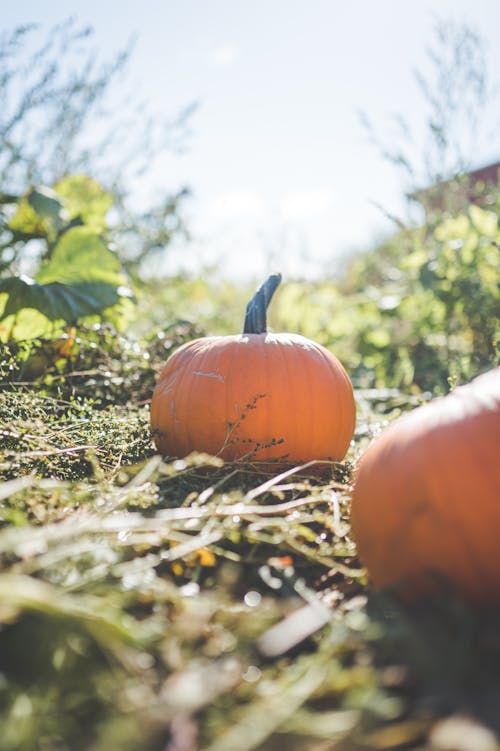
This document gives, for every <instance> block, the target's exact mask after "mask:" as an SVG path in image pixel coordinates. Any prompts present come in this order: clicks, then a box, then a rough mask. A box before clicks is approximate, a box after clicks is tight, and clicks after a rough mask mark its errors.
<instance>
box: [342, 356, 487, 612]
mask: <svg viewBox="0 0 500 751" xmlns="http://www.w3.org/2000/svg"><path fill="white" fill-rule="evenodd" d="M351 524H352V532H353V537H354V540H355V542H356V544H357V548H358V552H359V556H360V559H361V561H362V562H363V563H364V564H365V566H366V568H367V571H368V574H369V575H370V577H371V580H372V581H373V583H374V584H375V585H377V586H379V587H392V588H394V589H395V590H396V591H398V592H399V593H400V594H402V595H403V596H405V597H406V598H412V597H417V596H418V595H421V594H424V593H425V594H430V593H434V594H436V593H437V592H442V591H443V590H453V591H454V592H455V593H456V594H457V595H458V596H461V597H462V598H464V599H466V600H470V601H475V602H482V603H486V602H489V601H495V600H496V601H500V368H497V369H495V370H492V371H489V372H488V373H486V374H484V375H482V376H479V377H478V378H476V379H475V380H474V381H472V382H471V383H470V384H468V385H465V386H461V387H459V388H457V389H455V390H454V391H452V392H451V393H450V394H448V395H447V396H444V397H440V398H437V399H435V400H432V401H431V402H429V403H428V404H426V405H424V406H421V407H418V408H417V409H415V410H413V411H412V412H410V413H407V414H406V415H404V416H402V417H400V418H398V419H396V420H395V421H394V422H393V423H391V424H390V425H389V426H388V427H387V428H386V429H385V430H384V431H383V432H382V433H381V435H380V436H379V438H377V439H376V440H375V441H374V442H373V443H372V444H371V446H369V447H368V449H367V450H366V452H365V454H364V455H363V457H362V458H361V461H360V464H359V466H358V469H357V472H356V474H355V482H354V490H353V496H352V506H351Z"/></svg>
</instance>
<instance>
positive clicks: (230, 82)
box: [1, 0, 500, 280]
mask: <svg viewBox="0 0 500 751" xmlns="http://www.w3.org/2000/svg"><path fill="white" fill-rule="evenodd" d="M436 14H438V15H439V16H440V17H441V18H444V19H455V20H463V21H466V22H468V23H470V24H471V25H472V26H474V28H475V29H476V30H477V31H478V32H479V33H480V34H481V36H482V37H483V39H484V41H485V54H486V58H487V62H488V68H489V70H490V72H491V73H493V74H496V72H497V71H499V72H500V3H499V2H498V0H474V2H473V1H472V0H429V1H427V0H419V2H409V0H377V2H373V0H350V2H349V3H346V2H345V1H344V0H252V2H250V1H247V0H141V1H140V2H139V1H138V0H120V2H118V1H117V0H116V1H115V0H108V2H103V1H102V0H99V1H98V0H85V2H77V1H76V0H48V1H47V2H45V3H40V2H39V0H36V1H35V0H24V2H23V3H17V4H16V3H8V4H7V3H5V4H4V5H3V8H2V22H1V23H2V27H3V28H11V27H12V26H15V25H18V24H21V23H25V22H38V23H40V24H41V25H42V27H43V28H46V29H47V30H48V29H49V28H50V27H51V26H52V25H53V24H55V23H57V22H61V21H63V20H64V19H66V18H68V16H70V15H75V16H76V17H77V18H78V20H79V21H80V22H81V23H82V24H90V25H92V26H93V27H94V30H95V35H96V40H97V42H98V44H99V45H100V48H101V50H102V52H103V53H105V54H109V55H111V54H112V53H113V52H115V51H117V50H119V49H121V48H123V47H124V45H125V44H126V43H127V41H128V40H129V39H130V38H131V37H132V36H137V39H136V44H135V49H134V53H133V56H132V59H131V61H130V64H129V79H130V81H131V83H132V85H133V86H134V87H135V88H136V90H137V91H139V92H140V94H141V96H142V97H143V99H144V100H145V101H146V102H148V105H149V106H150V109H151V110H152V111H154V112H157V113H158V116H159V117H160V116H163V117H165V116H168V117H171V118H174V117H175V116H176V114H177V113H179V112H180V111H181V110H182V109H183V108H184V107H185V106H187V105H189V104H191V103H193V102H196V103H197V108H196V110H195V111H194V113H193V114H192V116H191V118H190V122H189V131H190V133H189V136H188V138H187V140H186V143H185V148H184V149H183V151H182V153H180V154H171V155H169V156H166V157H164V158H163V159H162V160H159V161H158V163H157V164H156V163H155V164H154V165H152V168H151V170H150V171H149V173H148V176H147V179H145V180H144V181H143V182H142V183H140V184H138V186H137V191H138V193H140V195H141V200H144V201H145V202H147V201H148V200H149V199H150V197H153V196H154V195H155V192H157V191H158V190H160V189H161V190H163V189H169V190H172V191H175V190H178V189H179V188H180V187H182V186H184V185H187V186H189V187H190V189H191V192H192V195H191V197H190V198H189V199H188V201H187V203H186V204H185V209H184V214H185V217H186V221H187V224H188V227H189V229H190V233H191V239H190V241H189V242H188V243H185V242H184V241H178V242H177V243H176V244H174V246H173V247H172V248H170V249H169V250H168V252H167V253H166V254H165V260H164V269H165V270H167V271H171V272H175V271H177V270H179V269H187V270H190V271H194V272H195V273H204V269H206V268H207V267H211V268H214V269H216V270H217V272H218V273H221V274H222V275H226V276H245V277H250V278H252V279H255V280H258V279H260V278H262V277H263V276H264V275H265V274H267V273H268V272H269V271H270V270H275V269H280V270H281V271H282V273H283V274H284V275H286V276H310V277H320V276H321V277H331V276H334V275H335V274H336V273H337V272H338V270H339V268H341V266H342V263H343V261H344V259H345V258H346V257H347V256H349V254H351V253H353V252H357V251H359V250H363V249H364V248H369V247H370V246H373V244H374V242H375V241H376V240H377V239H379V238H380V237H382V236H383V235H384V234H387V233H389V232H390V231H391V229H392V227H393V225H392V223H391V221H390V220H389V219H388V218H387V214H395V215H402V213H403V212H404V211H405V205H404V200H403V195H404V188H405V186H404V183H403V180H402V177H401V175H400V174H399V173H398V172H397V170H395V169H394V168H393V167H392V166H391V165H390V164H389V163H388V162H387V161H386V160H384V159H383V157H382V156H381V154H380V153H379V151H378V150H377V148H376V147H375V146H374V145H373V143H371V142H370V138H369V137H368V133H367V131H366V129H364V128H363V127H362V125H361V122H360V117H359V113H360V112H364V113H366V114H367V115H368V116H369V118H370V120H371V121H372V123H373V124H374V126H375V127H376V129H377V130H378V131H380V132H381V133H382V134H384V136H388V137H389V139H390V138H391V130H390V128H389V123H390V118H391V117H392V116H393V115H394V114H400V115H403V116H404V117H405V118H406V119H407V121H408V122H409V123H410V125H411V126H412V128H414V129H415V131H416V132H417V133H419V132H421V130H422V127H423V123H424V122H425V107H424V103H423V100H422V97H421V95H420V93H419V89H418V86H417V84H416V81H415V70H425V69H426V68H425V66H426V65H428V58H427V53H426V48H427V46H428V44H429V41H430V38H431V35H432V28H433V23H434V21H433V19H434V17H435V15H436ZM499 158H500V142H496V141H495V140H494V139H491V138H490V139H484V141H483V142H480V143H477V144H476V148H475V153H474V155H473V157H472V161H473V162H474V163H475V164H476V165H477V166H481V165H482V164H485V163H488V162H490V161H496V160H497V159H499ZM381 207H382V209H383V210H382V209H381Z"/></svg>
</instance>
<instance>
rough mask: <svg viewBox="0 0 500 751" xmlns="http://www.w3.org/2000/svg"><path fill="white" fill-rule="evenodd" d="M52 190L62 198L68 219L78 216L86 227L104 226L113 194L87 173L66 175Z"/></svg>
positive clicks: (100, 227) (101, 227)
mask: <svg viewBox="0 0 500 751" xmlns="http://www.w3.org/2000/svg"><path fill="white" fill-rule="evenodd" d="M54 190H55V192H56V193H57V195H58V196H60V197H61V198H62V199H63V200H64V205H65V207H66V210H67V212H68V214H69V217H70V219H76V218H77V217H80V219H81V220H82V222H83V223H84V224H85V225H86V226H88V227H92V228H93V229H97V230H103V229H104V228H105V226H106V214H107V213H108V211H109V210H110V208H111V207H112V206H113V196H112V194H111V193H108V192H107V191H106V190H104V188H103V187H102V186H101V185H99V183H98V182H96V181H95V180H92V178H90V177H87V175H68V176H67V177H63V179H62V180H60V181H59V182H58V183H57V184H56V185H54Z"/></svg>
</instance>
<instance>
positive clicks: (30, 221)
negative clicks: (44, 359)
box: [0, 175, 132, 341]
mask: <svg viewBox="0 0 500 751" xmlns="http://www.w3.org/2000/svg"><path fill="white" fill-rule="evenodd" d="M112 201H113V199H112V196H111V195H110V194H109V193H107V192H106V191H105V190H103V188H101V186H99V185H98V184H97V183H96V182H95V181H94V180H91V179H90V178H88V177H86V176H85V175H74V176H71V177H68V178H65V179H64V180H62V181H61V182H60V183H59V184H58V185H57V186H56V189H55V190H51V189H48V188H45V187H43V186H42V187H37V188H31V189H30V190H29V191H28V192H27V193H26V194H25V195H23V196H21V197H20V198H18V199H17V201H16V200H12V201H11V202H10V203H9V204H7V205H8V206H9V207H10V209H11V212H12V209H13V210H14V211H13V213H12V216H11V218H10V219H9V220H8V222H7V230H8V232H10V235H11V241H12V242H16V241H17V242H20V241H22V242H24V243H29V242H32V241H35V242H37V243H38V245H39V247H40V251H39V257H40V258H41V263H40V266H39V268H38V270H37V272H36V274H35V278H34V279H31V278H28V277H25V276H10V277H6V278H4V279H0V310H1V313H0V322H1V328H0V338H2V339H3V340H4V341H5V340H8V339H30V338H36V337H38V336H41V335H43V334H45V333H47V332H49V331H53V330H57V329H58V328H61V326H63V325H64V324H70V325H72V324H75V323H77V322H79V321H81V320H82V319H85V318H88V317H91V316H105V315H109V314H113V315H114V317H115V320H116V321H118V320H119V316H120V314H121V315H123V313H124V311H125V306H124V302H125V301H126V300H130V298H131V297H132V293H131V291H130V289H129V287H128V286H127V278H126V276H125V274H124V273H123V271H122V268H121V264H120V262H119V260H118V258H117V257H116V255H115V253H114V252H113V251H112V250H111V249H110V247H109V244H108V242H107V240H106V235H105V230H106V214H107V212H108V210H109V208H110V207H111V206H112ZM4 205H6V204H4ZM119 307H121V310H120V311H118V308H119Z"/></svg>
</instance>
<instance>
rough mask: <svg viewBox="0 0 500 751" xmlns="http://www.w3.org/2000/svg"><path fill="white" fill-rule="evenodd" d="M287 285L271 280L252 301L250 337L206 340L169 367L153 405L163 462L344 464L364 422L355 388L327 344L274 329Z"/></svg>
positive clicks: (247, 333) (162, 375) (176, 356)
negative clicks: (199, 455)
mask: <svg viewBox="0 0 500 751" xmlns="http://www.w3.org/2000/svg"><path fill="white" fill-rule="evenodd" d="M280 280H281V276H280V275H279V274H273V275H271V276H270V277H269V278H268V279H267V281H266V282H264V284H263V285H262V286H261V287H260V289H259V290H258V291H257V292H256V294H255V295H254V297H253V298H252V300H251V301H250V302H249V303H248V306H247V310H246V317H245V325H244V331H243V334H235V335H229V336H208V337H204V338H200V339H196V340H194V341H191V342H188V343H186V344H184V345H182V346H181V347H180V348H179V349H178V350H176V351H175V352H174V353H173V355H171V357H170V358H169V359H168V360H167V362H166V364H165V366H164V367H163V370H162V371H161V373H160V376H159V379H158V381H157V384H156V387H155V390H154V393H153V397H152V400H151V428H152V433H153V437H154V440H155V442H156V446H157V448H158V451H159V452H160V453H161V454H162V455H164V456H165V455H166V456H175V457H183V456H185V455H187V454H189V453H191V452H193V451H200V452H207V453H209V454H213V455H218V456H220V457H221V458H223V459H225V460H229V461H233V460H237V459H244V458H246V459H249V460H252V461H257V462H261V461H262V462H268V461H271V462H275V463H278V464H289V463H290V464H292V463H293V464H299V463H305V462H308V461H311V460H340V459H342V458H343V457H344V455H345V453H346V451H347V448H348V446H349V443H350V441H351V439H352V436H353V433H354V425H355V412H356V410H355V403H354V395H353V389H352V384H351V382H350V380H349V377H348V375H347V373H346V371H345V370H344V368H343V366H342V365H341V363H340V362H339V361H338V359H337V358H336V357H335V356H334V355H333V354H332V353H331V352H330V351H329V350H327V349H326V348H325V347H323V346H321V345H320V344H316V343H315V342H313V341H311V340H310V339H307V338H306V337H304V336H300V335H298V334H286V333H276V334H275V333H269V332H268V331H267V323H266V312H267V307H268V305H269V302H270V300H271V298H272V296H273V294H274V291H275V289H276V288H277V286H278V284H279V283H280Z"/></svg>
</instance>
